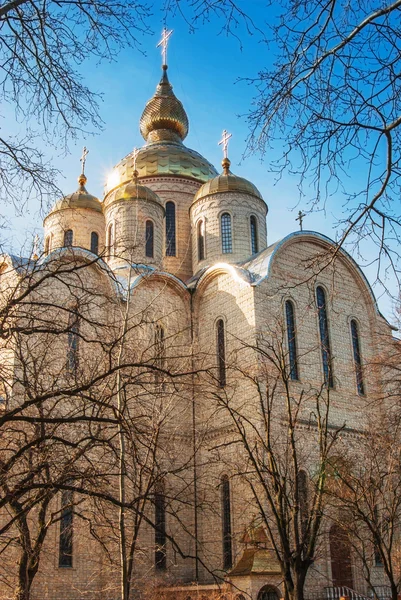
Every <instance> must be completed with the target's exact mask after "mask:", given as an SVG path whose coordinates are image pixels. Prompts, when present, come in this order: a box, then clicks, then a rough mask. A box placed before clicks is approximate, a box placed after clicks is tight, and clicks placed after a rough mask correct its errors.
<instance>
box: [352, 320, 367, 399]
mask: <svg viewBox="0 0 401 600" xmlns="http://www.w3.org/2000/svg"><path fill="white" fill-rule="evenodd" d="M351 337H352V351H353V354H354V365H355V376H356V387H357V390H358V394H360V395H361V396H363V395H364V393H365V386H364V383H363V372H362V359H361V347H360V343H359V331H358V324H357V322H356V321H355V319H352V321H351Z"/></svg>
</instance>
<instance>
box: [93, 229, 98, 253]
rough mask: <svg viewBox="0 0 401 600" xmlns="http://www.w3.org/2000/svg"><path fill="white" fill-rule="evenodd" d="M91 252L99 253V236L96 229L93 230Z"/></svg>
mask: <svg viewBox="0 0 401 600" xmlns="http://www.w3.org/2000/svg"><path fill="white" fill-rule="evenodd" d="M91 252H93V254H99V236H98V234H97V233H96V231H92V233H91Z"/></svg>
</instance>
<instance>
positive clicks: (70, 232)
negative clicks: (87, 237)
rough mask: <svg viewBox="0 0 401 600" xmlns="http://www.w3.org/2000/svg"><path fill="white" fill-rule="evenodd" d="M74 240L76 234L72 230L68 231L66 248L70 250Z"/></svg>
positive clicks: (65, 237) (65, 236)
mask: <svg viewBox="0 0 401 600" xmlns="http://www.w3.org/2000/svg"><path fill="white" fill-rule="evenodd" d="M73 239H74V234H73V232H72V229H67V231H65V232H64V248H70V247H71V246H72V242H73Z"/></svg>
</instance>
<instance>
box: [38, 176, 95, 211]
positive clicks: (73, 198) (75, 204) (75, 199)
mask: <svg viewBox="0 0 401 600" xmlns="http://www.w3.org/2000/svg"><path fill="white" fill-rule="evenodd" d="M86 181H87V179H86V177H85V175H80V176H79V178H78V182H79V188H78V189H77V191H76V192H74V193H72V194H68V195H67V196H64V198H61V199H60V200H58V201H57V202H56V204H55V205H54V206H53V208H52V209H51V211H50V213H49V214H52V213H55V212H57V211H59V210H65V209H66V208H72V209H75V210H76V209H80V208H87V209H90V210H95V211H96V212H100V213H101V212H102V204H101V202H100V200H99V199H98V198H96V196H92V194H89V193H88V191H87V189H86V188H85V183H86Z"/></svg>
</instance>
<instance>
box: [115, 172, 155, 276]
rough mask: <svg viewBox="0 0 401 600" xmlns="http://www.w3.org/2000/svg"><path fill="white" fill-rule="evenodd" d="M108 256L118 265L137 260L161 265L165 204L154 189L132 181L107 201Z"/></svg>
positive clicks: (138, 262)
mask: <svg viewBox="0 0 401 600" xmlns="http://www.w3.org/2000/svg"><path fill="white" fill-rule="evenodd" d="M104 211H105V218H106V259H107V261H108V263H109V265H110V266H111V267H112V268H114V267H116V266H119V265H122V264H127V263H135V264H148V265H152V266H156V267H161V264H162V249H163V224H164V206H163V204H162V202H161V200H160V199H159V197H158V196H157V194H156V193H155V192H153V191H152V190H151V189H149V188H147V187H145V186H143V185H139V184H137V183H135V182H129V183H128V184H125V185H123V186H121V187H119V188H117V189H115V190H113V191H112V192H110V194H108V195H107V196H106V198H105V201H104Z"/></svg>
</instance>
